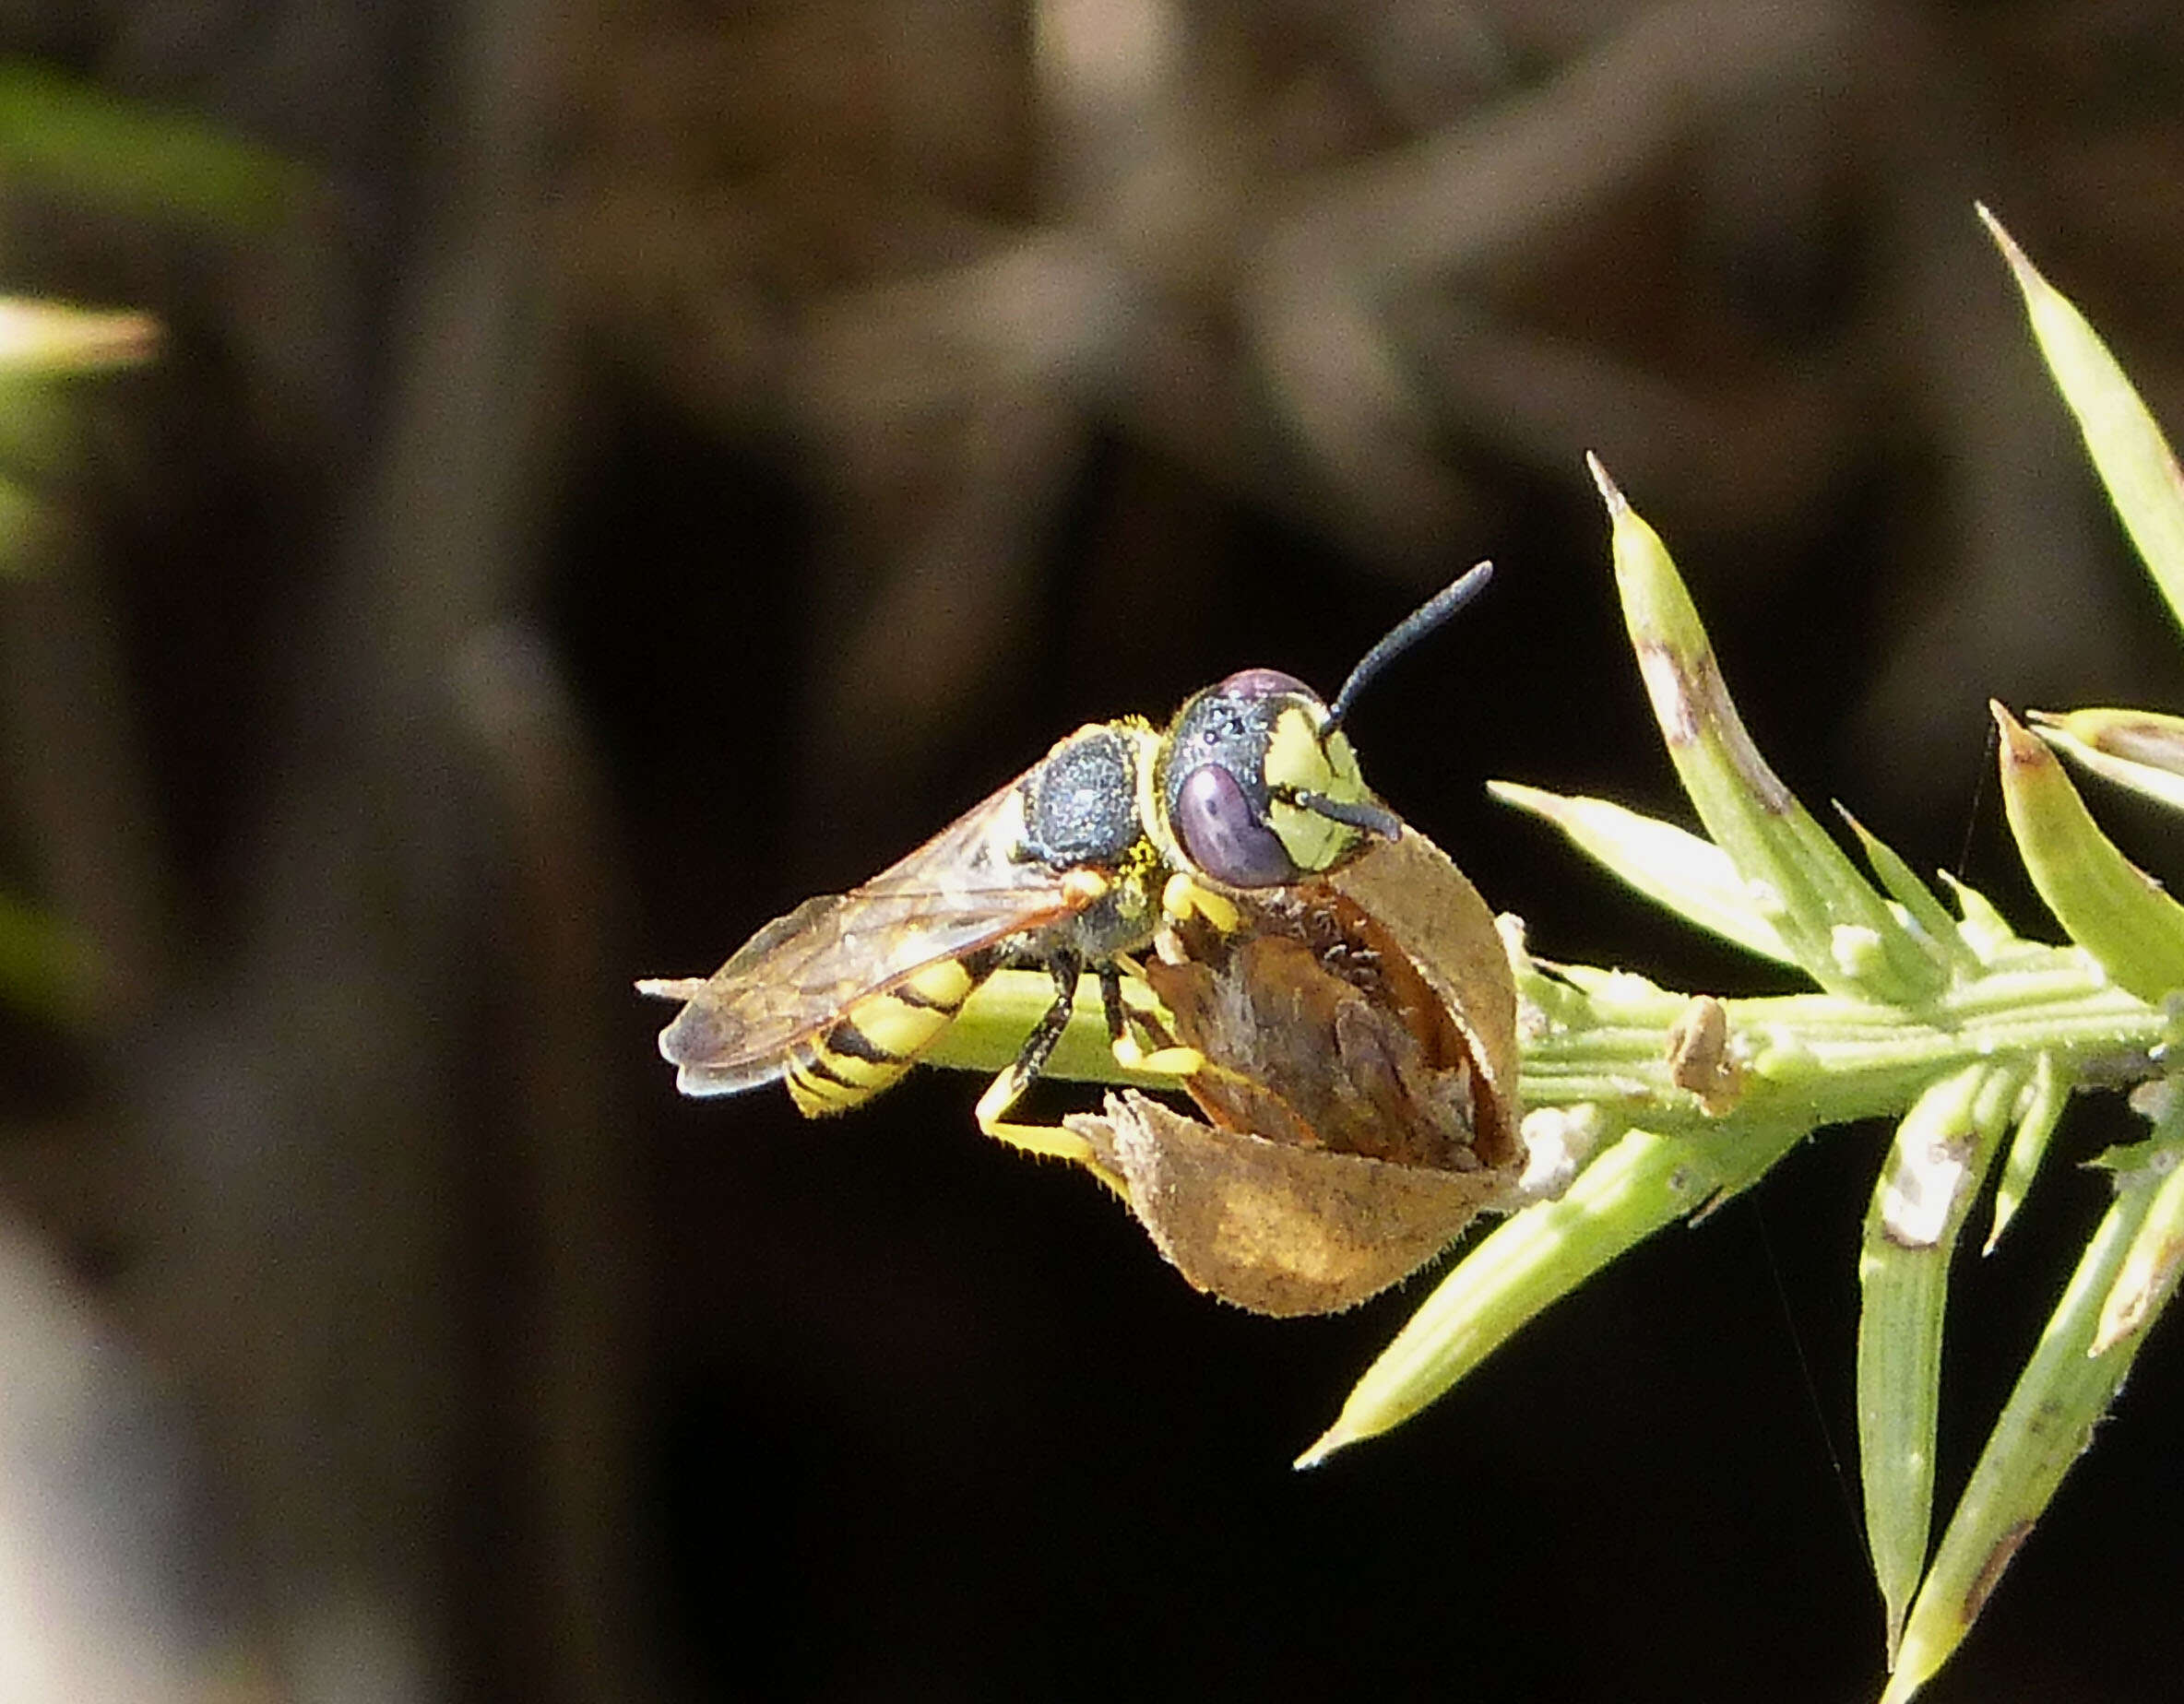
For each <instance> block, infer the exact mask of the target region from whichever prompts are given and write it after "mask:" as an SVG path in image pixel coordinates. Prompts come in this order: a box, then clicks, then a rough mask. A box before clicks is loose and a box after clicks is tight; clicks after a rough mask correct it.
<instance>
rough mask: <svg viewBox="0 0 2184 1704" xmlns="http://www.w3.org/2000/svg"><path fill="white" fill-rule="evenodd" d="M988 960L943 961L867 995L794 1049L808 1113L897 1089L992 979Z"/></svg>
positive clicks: (791, 1077) (788, 1077)
mask: <svg viewBox="0 0 2184 1704" xmlns="http://www.w3.org/2000/svg"><path fill="white" fill-rule="evenodd" d="M986 971H987V966H986V965H985V964H968V963H966V962H965V961H963V960H961V959H943V960H941V961H940V962H939V963H938V964H928V965H926V966H925V968H924V969H922V970H920V971H918V972H917V973H916V974H915V975H913V976H909V977H908V978H907V979H905V980H904V981H902V982H899V983H897V984H896V986H895V987H894V988H889V989H887V990H886V991H884V993H879V994H874V995H872V996H870V997H869V998H867V999H864V1000H859V1001H858V1002H857V1003H856V1004H855V1005H854V1006H852V1007H850V1008H849V1011H848V1012H844V1013H843V1014H842V1016H840V1017H839V1018H837V1019H836V1020H835V1022H834V1023H833V1024H829V1025H828V1026H827V1027H826V1028H825V1029H824V1030H821V1031H820V1032H819V1033H818V1034H817V1035H813V1036H812V1037H811V1038H810V1039H809V1040H807V1041H803V1042H800V1043H798V1044H797V1046H796V1047H794V1048H793V1049H792V1050H791V1051H790V1053H789V1062H788V1065H787V1067H786V1068H785V1069H784V1071H783V1072H782V1076H783V1079H784V1080H785V1081H786V1082H787V1083H788V1085H789V1099H791V1100H792V1101H794V1102H795V1103H796V1109H797V1110H798V1111H799V1112H801V1113H802V1114H803V1115H804V1116H805V1117H806V1118H820V1117H823V1116H824V1115H825V1114H827V1113H830V1112H847V1111H848V1110H849V1108H850V1107H852V1106H860V1105H861V1104H862V1103H863V1102H865V1101H868V1100H870V1099H871V1098H872V1096H873V1095H877V1094H879V1093H880V1091H881V1090H883V1089H885V1088H889V1087H892V1086H893V1085H894V1084H895V1083H896V1082H897V1081H898V1080H899V1079H900V1078H901V1077H902V1075H903V1073H904V1072H905V1071H908V1070H909V1068H910V1066H911V1064H912V1063H913V1062H914V1061H915V1060H916V1059H917V1057H918V1055H919V1054H920V1053H922V1052H923V1051H924V1050H925V1049H926V1048H927V1047H930V1046H931V1045H932V1041H933V1038H934V1037H935V1036H937V1035H939V1034H940V1033H941V1032H942V1031H943V1030H944V1029H946V1028H947V1027H948V1025H949V1024H953V1023H955V1014H956V1013H957V1012H960V1011H962V1010H963V1002H964V1001H965V1000H968V999H969V998H970V994H971V990H972V989H973V988H977V987H978V986H979V983H981V982H983V981H984V980H985V979H986Z"/></svg>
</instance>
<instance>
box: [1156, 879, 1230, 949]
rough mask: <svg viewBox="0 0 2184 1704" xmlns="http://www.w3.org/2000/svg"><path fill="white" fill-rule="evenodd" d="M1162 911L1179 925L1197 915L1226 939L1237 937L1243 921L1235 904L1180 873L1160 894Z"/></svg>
mask: <svg viewBox="0 0 2184 1704" xmlns="http://www.w3.org/2000/svg"><path fill="white" fill-rule="evenodd" d="M1160 909H1161V910H1163V911H1165V912H1166V913H1167V914H1168V915H1169V917H1173V918H1174V919H1175V920H1176V921H1177V922H1179V923H1183V922H1188V921H1189V920H1190V918H1191V917H1192V915H1193V913H1195V914H1196V915H1198V916H1199V917H1204V918H1205V920H1206V921H1207V922H1208V923H1211V924H1212V925H1213V926H1214V927H1215V928H1216V929H1219V930H1220V931H1221V933H1222V934H1224V935H1228V934H1232V933H1234V932H1235V929H1236V926H1237V925H1238V924H1239V923H1240V922H1241V921H1242V920H1243V917H1242V914H1241V913H1240V912H1239V911H1238V910H1237V908H1236V902H1235V901H1233V900H1231V899H1229V897H1227V896H1226V895H1225V894H1221V893H1215V892H1214V891H1213V889H1211V888H1209V887H1206V886H1205V885H1204V884H1202V883H1200V882H1193V880H1192V879H1191V878H1190V877H1189V876H1186V875H1185V874H1183V872H1182V871H1181V870H1177V871H1176V873H1175V874H1174V875H1172V876H1170V877H1169V878H1168V885H1167V886H1165V887H1164V888H1162V889H1161V890H1160Z"/></svg>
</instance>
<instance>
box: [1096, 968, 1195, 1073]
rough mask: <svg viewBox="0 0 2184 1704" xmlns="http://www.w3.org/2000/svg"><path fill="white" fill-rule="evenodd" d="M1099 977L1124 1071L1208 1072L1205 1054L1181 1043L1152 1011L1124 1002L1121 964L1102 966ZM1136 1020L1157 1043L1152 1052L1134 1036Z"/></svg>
mask: <svg viewBox="0 0 2184 1704" xmlns="http://www.w3.org/2000/svg"><path fill="white" fill-rule="evenodd" d="M1095 974H1096V975H1097V976H1098V977H1099V1003H1100V1005H1101V1006H1102V1007H1103V1008H1104V1009H1105V1011H1106V1012H1107V1039H1108V1046H1109V1047H1110V1048H1111V1049H1112V1050H1113V1052H1114V1056H1115V1063H1116V1064H1118V1065H1120V1066H1122V1069H1123V1070H1124V1071H1154V1072H1157V1073H1158V1074H1159V1075H1161V1076H1169V1077H1188V1076H1191V1075H1192V1074H1193V1073H1194V1072H1197V1071H1204V1070H1205V1054H1203V1053H1201V1052H1199V1050H1198V1049H1197V1048H1196V1047H1184V1046H1182V1045H1181V1043H1179V1042H1178V1041H1177V1040H1176V1038H1175V1037H1174V1036H1173V1035H1169V1033H1168V1026H1167V1025H1166V1024H1162V1023H1161V1022H1160V1020H1159V1019H1158V1018H1157V1017H1155V1016H1154V1015H1153V1014H1152V1013H1151V1012H1140V1011H1138V1010H1137V1009H1136V1008H1135V1007H1133V1006H1129V1005H1125V1004H1124V1003H1123V1000H1122V969H1121V967H1120V966H1119V965H1116V964H1111V963H1110V964H1102V965H1100V966H1099V967H1098V970H1097V971H1096V973H1095ZM1133 1021H1135V1023H1136V1024H1137V1026H1138V1028H1140V1029H1142V1030H1143V1031H1145V1039H1146V1040H1147V1041H1150V1042H1151V1043H1152V1044H1153V1050H1152V1051H1151V1052H1150V1053H1148V1052H1146V1051H1145V1047H1143V1046H1142V1045H1141V1044H1140V1043H1139V1041H1138V1039H1137V1037H1136V1036H1135V1035H1132V1034H1131V1033H1130V1025H1131V1024H1132V1022H1133Z"/></svg>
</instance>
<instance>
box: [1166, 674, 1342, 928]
mask: <svg viewBox="0 0 2184 1704" xmlns="http://www.w3.org/2000/svg"><path fill="white" fill-rule="evenodd" d="M1161 794H1162V798H1161V803H1162V805H1163V806H1164V807H1165V809H1166V812H1167V818H1168V824H1169V829H1170V830H1171V831H1172V832H1173V834H1174V836H1175V839H1176V842H1177V845H1178V846H1179V847H1180V848H1181V851H1182V853H1183V855H1184V857H1185V858H1188V859H1189V861H1190V862H1191V864H1192V865H1193V866H1194V867H1195V869H1196V870H1198V871H1199V872H1201V873H1203V874H1205V875H1206V876H1209V877H1211V878H1212V879H1213V880H1214V881H1216V882H1224V883H1226V884H1228V885H1229V886H1230V887H1243V888H1259V887H1276V886H1280V885H1282V884H1284V883H1287V882H1299V881H1302V880H1303V879H1304V878H1305V877H1306V876H1309V875H1317V874H1320V873H1322V872H1323V871H1325V870H1331V869H1333V868H1334V867H1335V865H1337V864H1339V863H1341V862H1342V861H1343V860H1344V859H1346V858H1348V857H1349V856H1350V855H1351V854H1352V853H1354V852H1356V851H1357V850H1358V849H1359V846H1361V845H1362V844H1363V843H1364V840H1365V834H1364V833H1363V832H1362V831H1361V830H1360V828H1359V825H1358V824H1357V823H1356V822H1352V821H1345V820H1342V819H1341V818H1339V817H1334V816H1329V815H1327V814H1325V807H1328V806H1333V807H1334V808H1335V809H1336V810H1337V811H1340V810H1342V809H1344V808H1346V807H1348V806H1352V805H1361V806H1372V807H1374V808H1375V809H1377V807H1376V806H1375V801H1374V800H1373V799H1372V794H1371V791H1370V789H1368V788H1367V787H1366V786H1365V781H1364V777H1363V776H1362V775H1359V771H1358V760H1357V756H1356V754H1355V753H1354V752H1353V751H1351V750H1350V743H1349V740H1348V739H1347V737H1346V736H1345V735H1344V734H1343V733H1342V732H1341V731H1340V730H1339V729H1330V728H1328V726H1327V706H1326V705H1325V704H1323V703H1322V702H1321V700H1320V698H1319V695H1318V694H1317V693H1315V692H1313V691H1312V689H1311V688H1310V687H1308V686H1306V685H1305V684H1304V683H1303V682H1302V681H1301V680H1298V679H1296V677H1295V676H1293V675H1287V674H1283V673H1282V672H1281V671H1280V670H1278V669H1244V670H1242V671H1241V672H1240V673H1237V674H1232V675H1230V676H1229V678H1228V679H1227V680H1223V681H1221V682H1219V683H1218V684H1217V685H1216V686H1212V687H1209V688H1207V689H1206V690H1205V692H1201V693H1199V694H1198V695H1197V696H1196V697H1195V698H1193V699H1192V700H1190V702H1189V703H1187V704H1184V705H1183V707H1182V709H1181V712H1180V713H1179V714H1178V715H1177V716H1176V719H1175V725H1174V727H1173V728H1171V729H1170V730H1169V739H1168V743H1167V750H1166V754H1165V759H1164V762H1163V765H1162V787H1161Z"/></svg>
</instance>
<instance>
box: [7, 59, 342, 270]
mask: <svg viewBox="0 0 2184 1704" xmlns="http://www.w3.org/2000/svg"><path fill="white" fill-rule="evenodd" d="M0 171H5V172H7V173H8V174H9V176H10V177H12V178H14V179H15V180H16V181H18V182H25V181H28V182H33V183H42V184H45V185H47V186H49V187H51V188H53V189H56V190H59V191H62V192H64V193H65V194H67V195H73V196H77V197H80V198H81V199H83V200H85V201H89V202H91V203H94V204H97V205H100V206H103V207H113V208H115V209H117V210H119V211H122V212H126V213H134V214H148V215H152V216H155V217H160V218H167V219H184V220H187V221H189V222H192V223H196V224H202V225H209V226H214V227H218V228H221V229H227V230H235V231H258V230H263V229H264V228H266V227H267V226H268V225H271V224H273V223H274V222H275V221H277V220H278V219H281V218H282V217H284V216H285V215H286V214H287V212H288V211H289V209H290V207H291V204H292V202H293V199H294V197H295V196H296V195H298V194H299V193H301V191H302V190H303V187H304V185H305V184H306V183H308V181H309V180H308V176H307V174H306V173H305V172H304V171H303V168H302V167H300V166H298V165H297V164H295V163H294V162H292V161H291V160H285V159H283V158H282V157H281V156H280V155H279V154H276V153H274V152H273V151H272V150H271V149H269V148H260V147H257V146H256V145H255V144H253V143H249V142H245V141H243V140H240V139H239V138H237V137H236V136H232V135H231V134H229V133H228V132H226V131H224V130H222V129H220V127H219V126H217V125H214V124H208V123H206V122H205V121H203V120H201V119H197V118H193V117H189V116H186V115H184V114H181V113H171V112H155V111H153V110H151V109H149V108H147V107H144V106H140V105H138V104H137V103H136V102H135V101H125V100H123V99H122V98H120V97H119V96H117V95H113V94H112V93H109V92H108V91H107V90H105V89H100V88H98V87H97V86H96V85H94V84H91V83H89V82H86V81H83V80H81V79H78V78H76V77H68V76H66V75H65V74H63V73H61V72H59V71H55V70H52V69H50V68H49V67H47V66H44V65H35V64H31V63H30V62H27V61H23V60H15V61H0Z"/></svg>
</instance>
